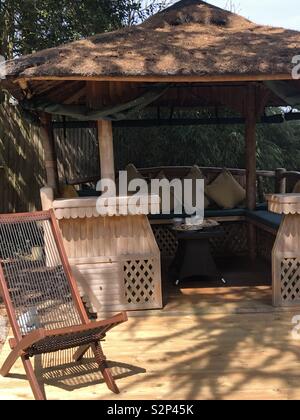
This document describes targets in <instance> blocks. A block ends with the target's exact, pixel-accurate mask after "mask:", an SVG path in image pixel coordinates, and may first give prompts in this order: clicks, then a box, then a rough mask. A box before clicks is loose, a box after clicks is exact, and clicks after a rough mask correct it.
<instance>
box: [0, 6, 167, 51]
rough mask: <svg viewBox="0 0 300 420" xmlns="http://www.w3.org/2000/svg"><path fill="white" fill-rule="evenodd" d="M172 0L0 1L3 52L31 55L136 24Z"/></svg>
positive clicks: (0, 48)
mask: <svg viewBox="0 0 300 420" xmlns="http://www.w3.org/2000/svg"><path fill="white" fill-rule="evenodd" d="M168 4H169V0H146V1H139V0H84V1H79V0H43V1H41V0H0V54H1V55H3V56H4V57H6V58H13V57H15V56H19V55H24V54H29V53H32V52H34V51H38V50H41V49H45V48H48V47H53V46H57V45H60V44H62V43H65V42H68V41H72V40H75V39H79V38H82V37H88V36H92V35H94V34H96V33H101V32H105V31H111V30H114V29H117V28H120V27H121V26H124V25H134V24H137V23H139V22H141V21H143V20H144V19H146V18H147V17H149V16H150V15H152V14H154V13H156V12H157V11H159V10H161V9H162V8H164V7H166V6H167V5H168Z"/></svg>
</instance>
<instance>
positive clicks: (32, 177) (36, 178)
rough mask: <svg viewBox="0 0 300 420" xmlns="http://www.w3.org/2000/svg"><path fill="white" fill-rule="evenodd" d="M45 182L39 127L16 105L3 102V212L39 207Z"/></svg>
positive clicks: (0, 151)
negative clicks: (40, 193) (25, 116)
mask: <svg viewBox="0 0 300 420" xmlns="http://www.w3.org/2000/svg"><path fill="white" fill-rule="evenodd" d="M1 168H2V169H1ZM44 183H45V169H44V163H43V150H42V145H41V140H40V138H39V129H38V128H37V127H34V126H31V125H30V124H29V123H27V122H26V121H25V120H24V119H23V117H22V116H21V114H20V113H19V111H18V109H17V108H16V107H12V106H10V105H8V104H7V103H5V104H4V105H1V106H0V213H11V212H15V211H19V212H22V211H32V210H34V209H35V208H39V207H40V197H39V189H40V187H41V186H42V185H44Z"/></svg>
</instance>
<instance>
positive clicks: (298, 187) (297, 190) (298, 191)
mask: <svg viewBox="0 0 300 420" xmlns="http://www.w3.org/2000/svg"><path fill="white" fill-rule="evenodd" d="M293 194H300V181H298V182H297V184H296V185H295V187H294V189H293Z"/></svg>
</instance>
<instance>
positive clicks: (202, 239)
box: [170, 227, 226, 285]
mask: <svg viewBox="0 0 300 420" xmlns="http://www.w3.org/2000/svg"><path fill="white" fill-rule="evenodd" d="M174 230H175V232H176V235H177V239H178V249H177V252H176V255H175V258H174V261H173V263H172V265H171V268H170V272H171V275H172V276H173V278H176V285H179V284H180V282H181V281H182V280H185V279H188V278H192V277H211V278H215V279H218V280H220V281H222V283H224V284H225V283H226V281H225V280H224V278H223V276H222V274H221V273H220V271H219V270H218V268H217V266H216V263H215V260H214V258H213V256H212V252H211V245H210V239H211V238H217V237H221V236H223V235H224V232H223V231H222V229H220V228H219V227H214V228H207V229H203V230H198V231H186V232H181V231H177V230H176V229H174Z"/></svg>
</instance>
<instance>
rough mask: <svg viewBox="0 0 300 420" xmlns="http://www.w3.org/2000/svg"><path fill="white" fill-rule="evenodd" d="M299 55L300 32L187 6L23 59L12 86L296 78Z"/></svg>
mask: <svg viewBox="0 0 300 420" xmlns="http://www.w3.org/2000/svg"><path fill="white" fill-rule="evenodd" d="M299 53H300V32H297V31H292V30H287V29H282V28H273V27H269V26H261V25H257V24H255V23H252V22H250V21H249V20H247V19H245V18H243V17H241V16H239V15H237V14H234V13H230V12H228V11H225V10H222V9H220V8H217V7H215V6H212V5H210V4H208V3H205V2H203V1H199V0H182V1H179V2H178V3H176V4H175V5H173V6H171V7H169V8H168V9H166V10H165V11H163V12H161V13H158V14H157V15H155V16H153V17H152V18H150V19H148V20H147V21H146V22H144V23H143V24H141V25H139V26H135V27H131V28H125V29H121V30H119V31H115V32H111V33H105V34H100V35H96V36H94V37H91V38H88V39H84V40H80V41H76V42H72V43H69V44H65V45H62V46H60V47H57V48H52V49H48V50H44V51H40V52H37V53H35V54H32V55H29V56H25V57H22V58H20V59H18V60H16V61H15V62H13V63H11V64H9V66H8V78H11V77H12V78H16V77H18V78H25V79H26V78H28V79H31V78H44V77H45V78H49V77H59V78H73V77H74V78H86V77H99V78H103V79H105V78H106V77H122V78H123V77H124V80H126V78H128V77H133V76H134V77H135V76H136V77H152V78H155V77H157V78H159V77H162V76H167V77H171V76H193V77H198V78H201V77H203V76H207V75H209V76H223V75H227V76H230V75H232V76H237V75H238V76H248V75H257V76H260V75H261V76H262V78H268V76H270V79H272V78H276V76H278V78H280V76H283V78H284V76H286V77H287V78H289V77H290V74H291V71H292V57H293V56H294V55H296V54H299ZM263 76H265V77H263ZM274 76H275V77H274Z"/></svg>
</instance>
